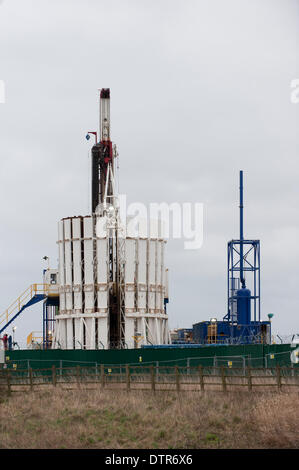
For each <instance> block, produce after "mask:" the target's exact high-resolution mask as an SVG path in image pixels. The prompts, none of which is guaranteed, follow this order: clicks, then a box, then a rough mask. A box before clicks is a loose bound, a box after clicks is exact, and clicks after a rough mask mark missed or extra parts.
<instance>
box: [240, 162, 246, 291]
mask: <svg viewBox="0 0 299 470" xmlns="http://www.w3.org/2000/svg"><path fill="white" fill-rule="evenodd" d="M243 207H244V206H243V171H242V170H240V281H241V286H242V288H245V287H246V286H245V279H244V268H243V261H244V258H243V242H244V233H243V229H244V227H243Z"/></svg>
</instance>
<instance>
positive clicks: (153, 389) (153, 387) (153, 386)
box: [151, 366, 155, 392]
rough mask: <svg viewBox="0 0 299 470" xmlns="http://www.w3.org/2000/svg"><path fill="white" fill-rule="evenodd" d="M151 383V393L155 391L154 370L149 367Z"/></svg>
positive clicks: (152, 367)
mask: <svg viewBox="0 0 299 470" xmlns="http://www.w3.org/2000/svg"><path fill="white" fill-rule="evenodd" d="M151 379H152V380H151V383H152V391H153V392H154V391H155V368H154V366H151Z"/></svg>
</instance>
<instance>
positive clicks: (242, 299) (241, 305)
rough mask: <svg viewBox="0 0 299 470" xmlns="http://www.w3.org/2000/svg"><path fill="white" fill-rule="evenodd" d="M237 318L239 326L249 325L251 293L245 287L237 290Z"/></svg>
mask: <svg viewBox="0 0 299 470" xmlns="http://www.w3.org/2000/svg"><path fill="white" fill-rule="evenodd" d="M236 296H237V317H238V323H239V324H240V325H249V324H250V321H251V292H250V290H249V289H246V287H242V289H239V290H237V293H236Z"/></svg>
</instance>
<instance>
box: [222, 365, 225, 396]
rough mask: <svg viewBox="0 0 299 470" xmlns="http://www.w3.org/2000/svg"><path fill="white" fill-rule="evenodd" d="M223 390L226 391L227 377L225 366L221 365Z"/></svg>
mask: <svg viewBox="0 0 299 470" xmlns="http://www.w3.org/2000/svg"><path fill="white" fill-rule="evenodd" d="M221 378H222V390H223V391H224V392H226V378H225V369H224V366H221Z"/></svg>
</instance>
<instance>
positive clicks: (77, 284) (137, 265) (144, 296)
mask: <svg viewBox="0 0 299 470" xmlns="http://www.w3.org/2000/svg"><path fill="white" fill-rule="evenodd" d="M92 134H94V135H95V136H96V142H95V144H94V145H93V147H92V150H91V161H92V163H91V166H92V171H91V173H92V184H91V187H92V189H91V215H88V216H85V217H82V216H79V217H67V218H64V219H62V220H61V221H60V222H59V229H58V232H59V240H58V246H59V283H60V288H59V304H60V305H59V313H58V314H57V315H56V322H55V332H54V341H53V347H54V348H56V347H61V348H65V349H81V348H83V349H119V348H136V347H140V346H141V345H142V344H144V345H147V344H168V343H169V332H168V315H167V313H166V308H165V305H166V297H167V296H168V294H167V275H166V270H165V266H164V245H165V240H164V239H163V238H162V234H161V233H160V231H159V230H157V232H156V234H155V235H154V236H153V235H152V234H151V236H150V237H148V236H147V234H145V233H143V232H142V231H141V230H139V228H138V230H137V233H136V231H134V233H133V232H132V233H131V231H130V230H131V229H130V228H128V226H127V221H122V220H121V219H120V213H119V200H118V195H117V192H116V188H115V178H114V160H115V158H116V156H117V152H116V147H115V145H112V141H111V138H110V90H109V88H103V89H102V90H101V92H100V133H99V141H98V138H97V136H98V134H97V133H96V132H92ZM167 300H168V299H167Z"/></svg>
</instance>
